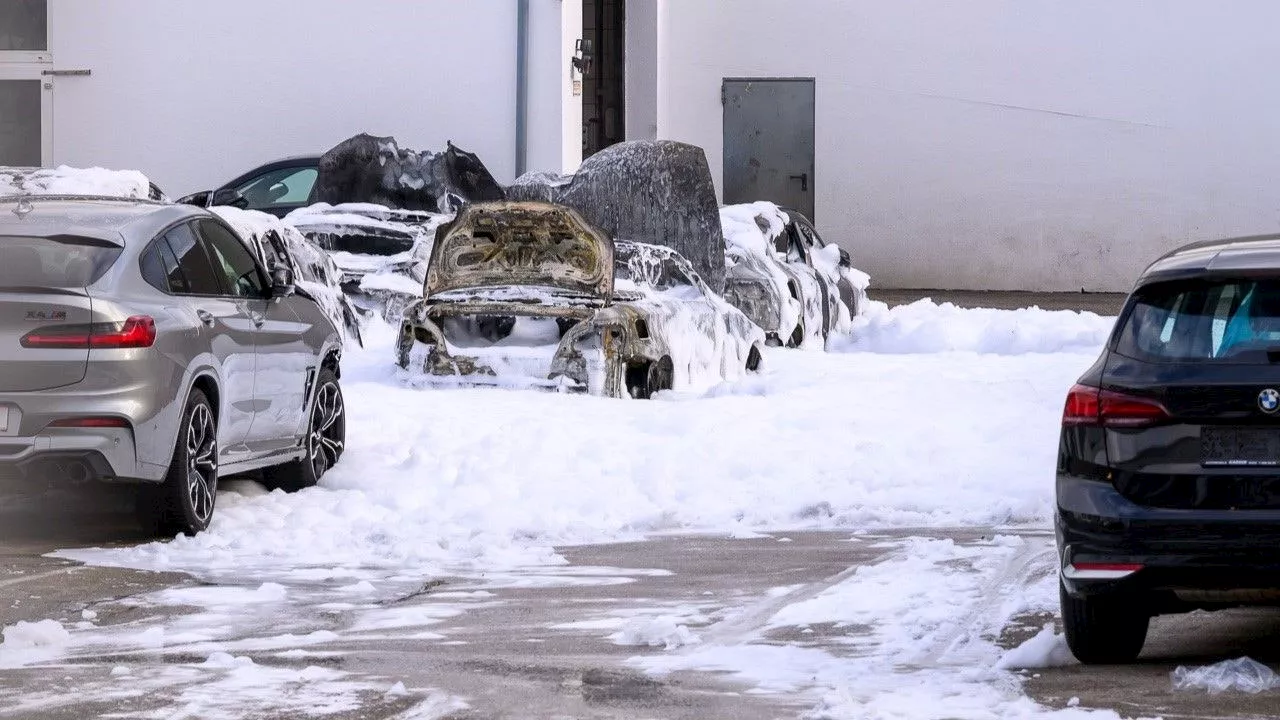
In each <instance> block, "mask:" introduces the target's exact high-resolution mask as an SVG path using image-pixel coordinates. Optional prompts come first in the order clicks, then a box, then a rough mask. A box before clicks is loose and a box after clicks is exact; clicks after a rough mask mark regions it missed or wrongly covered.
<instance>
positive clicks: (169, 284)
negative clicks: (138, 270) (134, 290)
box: [141, 235, 189, 295]
mask: <svg viewBox="0 0 1280 720" xmlns="http://www.w3.org/2000/svg"><path fill="white" fill-rule="evenodd" d="M141 265H142V278H143V279H144V280H146V281H147V284H148V285H150V286H151V287H153V288H155V289H157V290H159V291H160V292H168V293H174V294H177V295H181V294H184V293H187V292H189V291H188V289H187V280H186V278H185V277H183V275H182V270H181V268H179V267H178V258H177V257H176V256H174V254H173V249H172V248H170V247H169V241H168V240H167V239H165V237H164V236H163V235H162V236H160V237H158V238H156V239H155V240H153V241H152V242H151V244H150V245H149V246H147V250H146V252H144V253H143V254H142V261H141Z"/></svg>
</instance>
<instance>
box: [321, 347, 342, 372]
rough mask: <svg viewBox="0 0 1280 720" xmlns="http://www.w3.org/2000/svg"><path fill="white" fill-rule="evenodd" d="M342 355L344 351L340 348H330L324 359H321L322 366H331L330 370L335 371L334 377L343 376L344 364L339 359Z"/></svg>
mask: <svg viewBox="0 0 1280 720" xmlns="http://www.w3.org/2000/svg"><path fill="white" fill-rule="evenodd" d="M341 357H342V353H341V352H339V351H338V350H330V351H329V352H328V353H327V354H325V356H324V360H322V361H320V367H322V368H329V369H330V370H332V371H333V375H334V377H337V378H341V377H342V366H341V363H339V359H340V358H341Z"/></svg>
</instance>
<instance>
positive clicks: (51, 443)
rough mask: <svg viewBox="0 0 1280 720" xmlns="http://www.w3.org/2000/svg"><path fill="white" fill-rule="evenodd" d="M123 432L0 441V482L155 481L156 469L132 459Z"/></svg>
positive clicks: (133, 455)
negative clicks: (141, 464)
mask: <svg viewBox="0 0 1280 720" xmlns="http://www.w3.org/2000/svg"><path fill="white" fill-rule="evenodd" d="M136 457H137V454H136V452H135V450H134V442H133V432H132V431H131V430H129V429H126V428H95V429H92V430H90V429H87V428H85V429H75V430H71V429H68V430H59V431H57V432H56V433H55V432H49V433H47V434H41V435H37V436H35V437H29V438H14V437H5V438H0V479H5V480H27V481H50V482H63V481H71V482H75V481H84V480H93V481H104V482H117V481H119V482H136V481H154V480H156V479H158V478H157V477H156V472H155V468H152V467H150V466H140V465H139V463H137V462H136V460H135V458H136Z"/></svg>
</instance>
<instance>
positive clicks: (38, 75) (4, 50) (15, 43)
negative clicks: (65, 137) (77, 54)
mask: <svg viewBox="0 0 1280 720" xmlns="http://www.w3.org/2000/svg"><path fill="white" fill-rule="evenodd" d="M52 67H53V62H52V57H51V55H50V53H49V7H48V0H0V165H19V166H39V165H48V164H50V163H51V162H52V161H53V113H52V110H53V80H52V76H48V75H45V73H44V71H45V70H48V69H50V68H52Z"/></svg>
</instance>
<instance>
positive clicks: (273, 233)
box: [209, 206, 363, 344]
mask: <svg viewBox="0 0 1280 720" xmlns="http://www.w3.org/2000/svg"><path fill="white" fill-rule="evenodd" d="M209 210H210V211H211V212H213V213H214V214H216V215H218V216H219V217H221V218H222V219H223V220H225V221H226V223H227V224H228V225H230V226H231V227H232V229H234V230H235V231H236V234H237V235H239V236H240V239H241V240H242V241H244V243H245V245H247V246H248V247H249V251H250V252H252V253H253V254H254V256H255V257H257V258H258V261H259V262H261V263H262V266H263V267H264V268H266V269H267V272H268V273H272V272H274V271H275V269H276V268H277V267H287V268H289V271H290V273H291V274H292V276H293V281H294V286H295V287H296V288H297V292H298V293H299V294H301V295H305V296H307V297H309V298H311V299H312V300H314V301H315V302H316V304H318V305H319V306H320V308H321V309H322V310H324V312H325V314H326V315H328V316H329V319H330V320H331V321H333V325H334V327H336V328H339V329H340V330H341V331H342V332H343V334H344V335H345V336H346V339H347V340H349V341H354V342H355V343H357V344H363V343H362V339H361V333H360V316H359V313H358V312H357V309H356V307H355V306H354V305H353V304H352V303H351V300H350V299H349V298H348V297H347V296H346V295H345V294H343V292H342V288H341V287H340V285H339V281H340V279H341V277H342V273H341V272H340V271H339V270H338V267H337V266H336V265H334V263H333V260H332V259H331V258H330V257H329V254H328V253H326V252H325V251H324V250H322V249H320V248H319V247H317V246H316V245H315V244H313V243H312V242H311V241H309V240H308V239H307V238H305V237H303V235H302V233H300V232H298V230H297V229H295V228H293V227H291V226H289V225H287V224H285V223H283V222H281V221H280V220H279V219H278V218H276V217H275V216H273V215H268V214H266V213H263V212H258V211H257V210H241V209H240V208H234V207H226V206H223V207H213V208H209Z"/></svg>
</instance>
